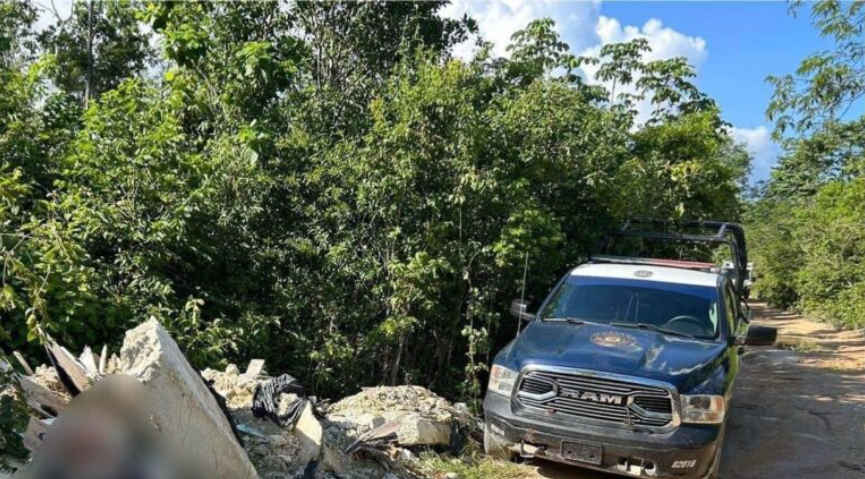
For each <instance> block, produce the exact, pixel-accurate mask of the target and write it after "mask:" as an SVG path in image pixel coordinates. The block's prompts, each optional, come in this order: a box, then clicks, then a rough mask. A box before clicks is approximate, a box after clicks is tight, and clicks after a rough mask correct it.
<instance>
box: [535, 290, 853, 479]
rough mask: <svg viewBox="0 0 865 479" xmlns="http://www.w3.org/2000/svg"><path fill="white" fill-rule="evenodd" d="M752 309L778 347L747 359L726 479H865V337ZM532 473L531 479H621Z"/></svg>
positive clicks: (557, 468) (541, 464)
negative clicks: (774, 331)
mask: <svg viewBox="0 0 865 479" xmlns="http://www.w3.org/2000/svg"><path fill="white" fill-rule="evenodd" d="M753 307H754V323H756V324H763V325H767V326H774V327H777V328H778V329H779V344H778V347H774V348H752V349H750V350H749V352H748V353H747V354H746V355H745V357H744V361H743V366H742V373H741V374H740V376H739V379H738V381H739V383H738V384H737V386H736V396H735V398H734V399H733V409H732V416H731V418H730V423H729V425H728V430H727V439H726V442H725V448H724V458H723V465H722V472H721V479H805V478H808V479H818V478H819V479H863V478H865V335H863V334H862V331H842V332H838V331H835V330H833V328H832V327H830V326H829V325H826V324H823V323H817V322H814V321H810V320H808V319H806V318H803V317H801V316H797V315H793V314H789V313H785V312H782V311H778V310H775V309H771V308H767V307H766V306H765V305H762V304H759V303H757V304H754V306H753ZM529 465H530V466H532V467H533V469H534V475H533V476H531V478H532V479H535V478H555V479H564V478H570V479H613V478H614V477H619V476H611V475H607V474H600V473H595V472H589V471H585V470H581V469H579V468H574V467H568V466H562V465H559V464H554V463H549V462H545V461H532V462H530V463H529ZM527 479H528V478H527Z"/></svg>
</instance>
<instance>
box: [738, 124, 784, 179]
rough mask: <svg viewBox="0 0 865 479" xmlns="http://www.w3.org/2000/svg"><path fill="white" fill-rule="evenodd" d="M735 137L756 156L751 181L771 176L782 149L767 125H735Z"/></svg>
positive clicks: (752, 164)
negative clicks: (746, 126) (754, 126)
mask: <svg viewBox="0 0 865 479" xmlns="http://www.w3.org/2000/svg"><path fill="white" fill-rule="evenodd" d="M730 134H731V135H732V136H733V139H734V140H736V141H737V142H739V143H743V144H744V145H745V148H747V150H748V153H750V154H751V156H752V157H753V158H754V160H753V162H752V163H751V166H752V168H753V171H752V172H751V182H752V183H756V182H758V181H760V180H765V179H768V178H769V173H771V171H772V167H774V166H775V165H776V164H777V163H778V155H779V154H780V152H781V150H780V148H779V147H778V145H777V144H775V142H774V141H772V134H771V133H770V132H769V129H768V128H766V127H765V126H758V127H757V128H737V127H733V128H732V129H731V131H730Z"/></svg>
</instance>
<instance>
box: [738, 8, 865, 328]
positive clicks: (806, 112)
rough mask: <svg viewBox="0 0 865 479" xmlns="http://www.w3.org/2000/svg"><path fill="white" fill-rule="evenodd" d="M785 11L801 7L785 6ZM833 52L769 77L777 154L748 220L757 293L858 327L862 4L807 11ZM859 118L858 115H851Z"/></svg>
mask: <svg viewBox="0 0 865 479" xmlns="http://www.w3.org/2000/svg"><path fill="white" fill-rule="evenodd" d="M793 8H794V11H796V9H798V8H800V6H799V5H797V4H794V5H793ZM811 13H812V18H813V20H814V23H815V25H816V26H817V27H818V29H819V30H820V33H821V34H822V35H823V36H824V37H827V38H828V39H830V40H831V41H832V42H833V44H834V48H833V49H831V50H829V51H826V52H822V53H818V54H815V55H812V56H810V57H808V58H806V59H805V60H803V61H802V64H801V66H800V67H799V69H798V70H797V72H796V73H795V75H787V76H784V77H780V78H770V81H771V82H772V83H773V84H774V85H775V86H776V93H775V96H774V98H773V101H772V103H771V104H770V106H769V110H768V113H769V116H770V118H773V119H774V120H775V121H776V125H777V129H776V131H775V133H776V136H777V137H778V138H779V139H782V140H783V142H784V143H783V145H784V149H785V154H784V156H783V157H782V158H781V161H780V164H779V166H778V168H776V169H775V171H774V172H773V174H772V177H771V179H770V180H769V182H768V184H767V185H765V191H764V192H763V197H762V198H761V199H760V200H759V201H757V202H756V204H755V205H754V207H753V208H752V210H751V211H750V212H749V214H748V216H749V224H750V230H749V233H750V239H751V241H752V243H753V244H754V246H755V249H754V251H755V255H754V260H755V262H756V268H757V272H758V275H759V280H758V282H757V283H756V284H757V289H758V290H759V293H760V295H762V296H763V297H765V298H767V299H768V300H769V301H770V302H771V303H773V304H775V305H778V306H783V307H797V308H799V309H801V310H804V311H806V312H808V313H811V314H814V315H817V316H819V317H822V318H824V319H826V320H828V321H831V322H834V323H836V324H838V325H840V326H845V327H853V328H858V327H863V326H865V314H863V311H865V116H862V115H863V111H862V105H863V103H865V42H863V41H862V39H863V38H865V2H862V1H861V0H860V1H856V2H836V1H823V2H819V3H815V4H813V5H812V6H811ZM857 115H858V117H857Z"/></svg>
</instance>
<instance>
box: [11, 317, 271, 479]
mask: <svg viewBox="0 0 865 479" xmlns="http://www.w3.org/2000/svg"><path fill="white" fill-rule="evenodd" d="M46 350H47V353H48V358H49V360H50V361H51V364H52V366H51V367H46V366H40V367H38V368H36V370H33V369H32V368H30V367H29V365H27V364H26V361H23V358H19V362H21V363H22V364H21V366H22V368H23V369H24V370H25V371H28V372H30V371H32V372H33V373H34V374H33V375H28V376H21V375H18V376H16V380H17V383H18V385H19V387H20V391H21V392H22V394H23V395H24V398H25V400H26V402H27V403H28V404H29V405H30V407H31V409H32V410H33V412H34V416H33V417H32V418H31V420H30V426H29V427H28V429H27V431H26V433H25V434H24V438H23V439H24V444H25V446H26V447H27V448H28V449H30V450H31V451H32V452H34V459H33V463H34V466H33V468H35V469H37V470H38V469H39V467H40V461H41V462H42V463H44V464H48V463H51V467H60V466H57V465H56V464H53V463H54V462H56V461H58V460H59V459H58V458H57V457H48V456H50V455H49V454H48V453H47V452H46V453H45V454H41V455H40V454H39V452H40V449H42V446H43V442H44V441H45V439H46V437H47V438H55V436H64V435H65V436H68V437H70V438H72V437H74V436H73V434H72V433H71V432H68V431H76V430H78V429H77V428H80V427H83V426H81V423H82V421H83V420H82V419H80V418H82V417H85V418H90V419H91V420H93V419H94V418H96V419H99V420H102V421H103V422H106V423H109V424H110V425H111V426H112V427H117V428H118V429H123V427H125V426H127V424H114V423H113V422H111V421H113V420H115V419H117V418H116V417H112V418H110V419H105V418H103V417H98V412H97V414H94V411H97V410H98V409H99V408H98V407H95V406H88V407H87V408H85V406H86V405H87V404H99V405H100V406H99V407H101V408H102V409H105V410H108V409H111V408H115V407H120V406H121V404H118V394H117V393H116V389H117V388H109V387H105V388H94V384H96V383H99V382H102V381H105V379H106V378H114V377H124V376H126V377H131V378H134V380H137V381H135V383H136V384H140V385H142V386H143V389H142V390H143V393H142V394H141V395H137V397H132V398H131V399H132V400H134V401H139V402H140V401H141V396H142V395H145V394H146V395H147V397H148V400H149V401H148V403H147V404H146V405H141V406H136V408H141V409H146V410H148V411H150V414H149V415H148V416H149V419H150V421H152V425H153V426H155V429H156V430H158V431H159V433H160V439H161V440H164V441H165V442H166V443H170V444H172V445H173V446H175V447H176V450H179V451H183V454H184V455H186V458H185V459H184V462H188V463H190V464H196V466H189V467H190V468H193V469H194V470H197V471H203V470H207V471H213V474H214V475H215V477H219V478H225V479H230V478H231V479H233V478H254V477H258V475H257V473H256V471H255V469H254V467H253V465H252V463H251V462H250V460H249V458H248V456H247V454H246V451H245V450H244V449H243V447H241V445H240V442H239V441H238V440H237V437H236V436H235V435H234V432H233V428H232V426H231V423H230V422H229V420H228V418H227V417H226V416H225V414H224V413H223V411H222V409H221V407H220V405H219V403H218V402H217V400H216V398H215V397H214V395H213V394H212V393H211V392H210V390H209V389H208V387H207V385H206V384H205V383H204V381H203V380H202V379H201V377H200V375H199V374H198V372H196V371H195V370H194V369H193V368H192V366H191V365H190V364H189V362H187V360H186V358H185V357H184V355H183V353H181V352H180V348H178V346H177V344H176V343H175V342H174V340H173V339H172V338H171V337H170V336H169V334H168V332H167V331H165V329H164V328H163V327H162V326H161V325H160V324H159V323H158V322H157V321H156V320H155V319H151V320H150V321H147V322H145V323H143V324H142V325H140V326H138V327H137V328H135V329H133V330H130V331H128V332H127V333H126V337H125V340H124V342H123V348H122V349H121V351H120V355H119V356H117V357H114V358H111V359H110V360H109V358H108V357H107V349H106V348H103V350H102V355H101V356H96V355H95V354H93V353H92V351H91V350H90V348H89V347H87V348H85V349H84V352H83V353H82V354H81V356H80V357H78V358H76V357H75V356H74V355H72V353H70V352H69V351H68V350H67V349H66V348H64V347H62V346H60V345H59V344H57V343H56V342H53V341H52V342H49V343H48V345H47V347H46ZM16 357H18V356H16ZM109 365H110V366H109ZM109 371H110V374H109ZM130 380H132V379H130ZM91 388H93V391H92V392H91V391H90V390H91ZM120 389H123V388H120ZM127 389H128V388H127ZM85 396H86V398H85ZM79 403H80V405H79ZM76 407H77V408H78V411H79V413H78V414H77V417H71V416H72V414H71V413H68V414H64V413H65V412H66V411H67V410H72V409H75V408H76ZM123 407H126V405H125V404H123ZM80 411H84V412H80ZM67 418H68V419H67ZM64 420H65V422H64ZM123 420H125V419H124V418H121V422H122V421H123ZM55 422H57V423H58V424H57V425H55V424H54V423H55ZM60 423H64V424H66V425H64V424H60ZM70 424H71V425H70ZM94 424H95V422H94ZM99 424H100V425H101V424H102V423H99ZM64 427H65V429H64ZM94 429H95V428H94ZM87 433H91V434H93V435H94V436H98V435H99V434H106V435H107V434H109V432H108V431H93V432H91V431H87ZM123 433H124V434H126V433H127V431H125V430H124V431H123ZM136 433H137V431H136ZM82 434H84V433H82ZM55 442H56V441H55ZM97 442H98V441H97ZM64 446H65V447H67V448H68V446H69V444H66V445H56V449H60V448H62V447H64ZM94 461H96V459H94ZM66 466H68V465H65V466H64V467H66ZM45 467H48V466H47V465H46V466H45Z"/></svg>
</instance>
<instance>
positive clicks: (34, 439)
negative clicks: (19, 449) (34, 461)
mask: <svg viewBox="0 0 865 479" xmlns="http://www.w3.org/2000/svg"><path fill="white" fill-rule="evenodd" d="M47 432H48V424H46V423H45V422H44V421H41V420H39V419H36V418H35V417H32V416H31V417H30V422H28V423H27V430H26V431H25V432H24V436H23V437H22V438H21V439H22V442H23V443H24V447H26V448H27V449H28V450H30V452H36V449H38V448H39V446H40V445H41V444H42V438H43V436H45V434H46V433H47Z"/></svg>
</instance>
